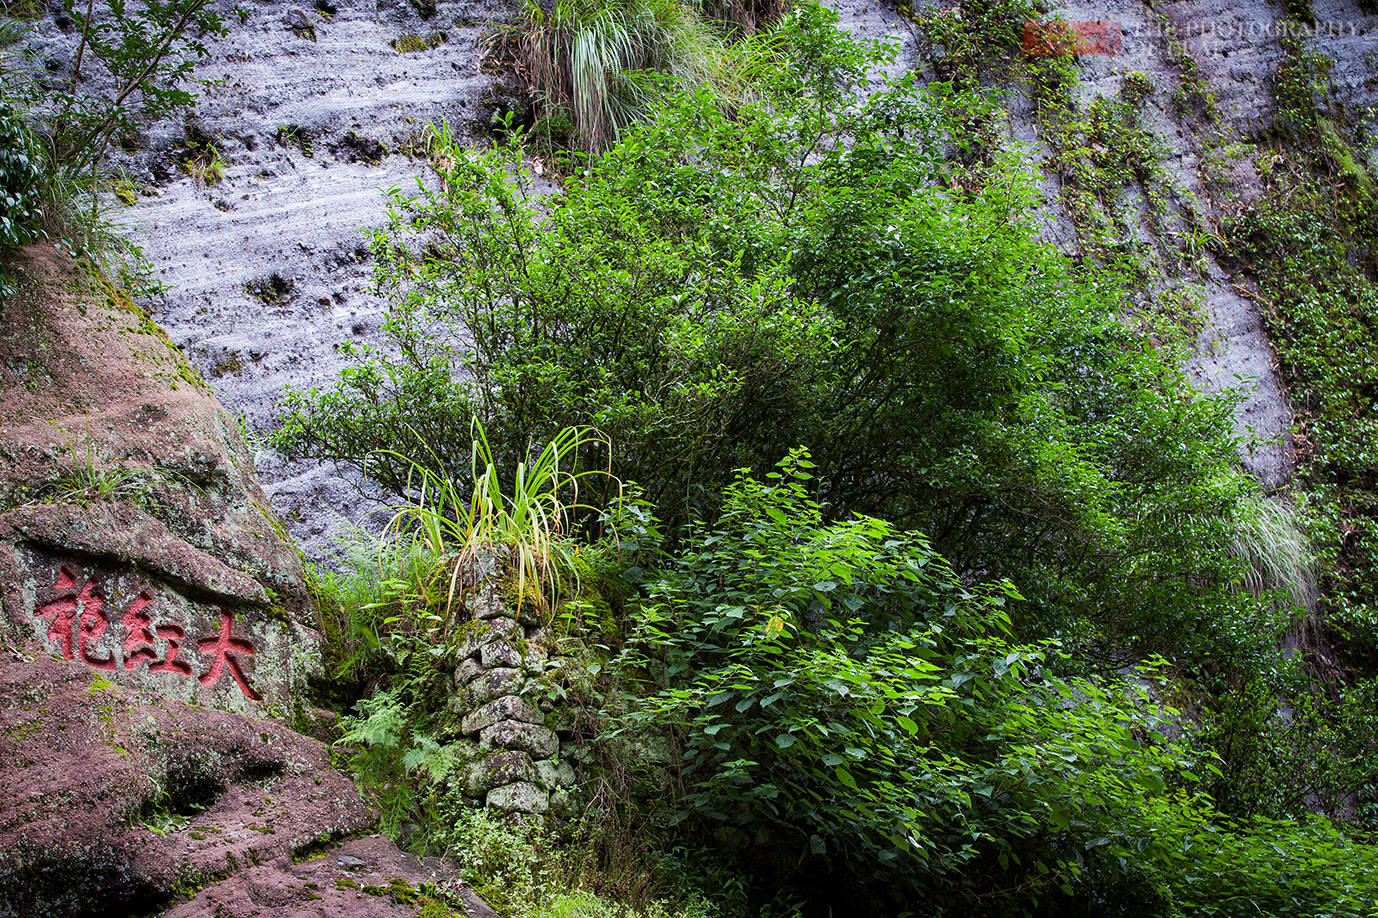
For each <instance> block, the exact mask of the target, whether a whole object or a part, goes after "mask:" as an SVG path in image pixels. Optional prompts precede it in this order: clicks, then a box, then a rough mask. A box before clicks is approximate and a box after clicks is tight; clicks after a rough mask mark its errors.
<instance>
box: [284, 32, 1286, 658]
mask: <svg viewBox="0 0 1378 918" xmlns="http://www.w3.org/2000/svg"><path fill="white" fill-rule="evenodd" d="M787 29H791V30H792V31H788V43H789V47H790V49H791V50H790V53H788V54H784V53H781V52H780V50H779V48H780V42H781V39H780V37H779V35H778V34H777V35H773V36H770V37H768V38H764V39H762V40H760V41H759V42H757V43H754V44H753V45H752V46H751V48H752V50H751V53H753V54H754V57H753V58H752V63H751V65H750V69H751V70H752V71H753V73H754V74H755V84H754V85H755V86H756V87H757V90H756V92H757V97H756V98H755V99H754V101H751V102H750V103H746V104H742V105H740V106H738V107H734V108H733V109H732V110H730V111H725V110H724V109H723V108H722V107H720V106H719V105H717V104H716V103H715V100H714V99H713V98H712V97H711V96H710V95H709V94H707V93H702V92H701V93H696V94H684V95H679V96H676V97H673V98H672V99H670V100H669V101H667V102H665V103H664V104H662V105H660V106H659V107H658V108H657V109H656V112H655V114H654V116H653V117H652V118H651V120H650V121H649V123H648V124H647V125H645V126H644V127H640V128H635V129H632V130H631V131H629V132H628V133H627V135H626V137H625V138H624V139H623V140H622V141H621V142H619V143H618V144H617V145H616V146H615V147H613V148H612V149H610V150H609V151H608V152H607V153H606V154H605V155H603V156H602V157H600V158H599V159H598V160H597V161H596V162H595V163H594V164H593V165H592V166H591V167H590V168H589V169H588V171H587V172H585V173H583V174H581V175H579V176H576V177H574V178H572V179H570V180H569V181H568V182H567V183H566V187H565V190H564V192H563V194H561V195H559V196H558V197H554V198H547V199H545V200H543V201H541V202H540V204H539V205H538V204H537V203H536V202H534V201H532V200H530V199H528V198H527V197H525V196H524V192H525V191H526V190H528V189H527V186H526V181H527V178H528V177H529V173H527V172H525V170H524V164H523V162H522V160H521V156H520V151H519V150H515V151H514V150H511V149H508V150H499V151H493V152H488V153H474V152H470V151H464V150H458V149H456V150H453V151H452V152H451V154H450V156H449V157H448V159H447V162H446V163H445V167H444V168H443V169H442V177H443V182H442V184H441V186H440V187H439V188H437V189H434V190H426V189H422V190H420V191H418V192H417V193H415V194H412V195H404V194H400V193H399V194H398V195H396V196H395V197H394V199H393V201H392V208H391V221H390V223H389V225H388V226H386V227H384V228H383V229H380V230H379V231H377V232H376V233H375V234H374V239H373V242H374V251H375V254H376V255H377V257H378V264H379V280H380V283H381V285H382V287H383V288H384V289H385V290H387V291H388V292H390V293H391V294H392V296H393V305H392V307H391V310H390V313H389V317H388V322H387V325H386V331H387V334H388V337H389V340H388V342H387V345H386V346H385V347H381V348H379V349H377V350H361V351H356V352H355V356H356V357H357V358H358V359H357V360H356V363H355V365H354V366H353V367H351V368H350V369H348V370H347V371H346V372H345V374H344V376H343V377H342V379H341V380H340V382H339V384H338V385H336V386H335V387H333V388H331V389H329V390H326V391H310V392H296V393H293V394H292V395H291V396H290V398H289V400H288V403H287V411H286V417H285V425H284V428H283V430H282V431H281V432H280V434H279V436H278V442H279V443H280V444H282V445H285V446H287V447H288V448H290V449H292V450H295V451H298V452H302V453H306V454H308V455H317V456H324V457H329V458H332V459H343V460H345V461H347V462H352V463H354V464H355V465H357V466H359V467H360V468H362V469H363V470H365V471H366V472H368V473H369V474H371V475H373V476H374V477H375V478H376V479H378V480H379V481H381V482H382V483H383V484H384V485H386V486H389V487H391V488H393V489H394V490H397V491H399V492H400V491H404V490H405V488H406V480H407V474H408V469H409V465H408V463H407V462H406V461H405V460H403V459H402V458H401V456H407V457H412V458H418V459H422V460H424V461H429V459H430V457H431V456H432V455H438V456H443V457H446V460H447V461H448V462H449V463H450V469H449V472H450V473H451V474H454V475H456V476H458V477H460V478H462V477H463V476H464V474H465V469H466V467H467V465H468V460H467V450H468V447H469V439H468V429H469V421H470V418H471V417H472V416H473V415H478V416H479V417H481V418H482V419H483V420H484V423H485V425H486V426H487V429H488V430H489V431H490V432H492V434H493V438H492V445H493V450H494V453H495V455H497V456H498V457H499V459H500V460H502V461H505V462H511V461H513V460H514V459H515V457H517V456H519V455H520V454H521V453H522V452H523V450H524V449H525V448H526V446H527V444H528V443H530V442H533V441H539V440H542V439H545V438H548V437H549V436H551V435H552V434H553V433H554V432H555V431H557V430H559V429H561V428H563V427H566V426H571V425H575V424H590V425H592V426H594V427H596V428H598V429H599V430H601V431H602V432H603V433H605V434H606V435H607V436H608V437H609V438H610V440H611V441H612V443H613V444H614V450H615V456H616V458H617V463H616V466H615V469H614V471H615V472H616V473H617V474H618V475H619V476H620V477H622V478H623V479H627V480H635V481H637V482H638V483H640V484H642V485H643V486H644V488H645V489H646V493H647V494H648V496H649V498H650V499H651V501H652V502H653V504H654V505H655V506H656V507H657V508H658V510H659V512H660V513H661V515H662V517H663V518H664V519H665V521H666V522H667V524H668V525H669V526H670V527H671V529H672V530H674V531H678V530H679V528H680V527H682V526H683V525H684V524H685V523H686V522H687V521H688V520H690V519H692V518H693V517H694V516H696V515H700V514H706V515H707V517H709V518H711V516H712V514H713V513H714V509H713V504H714V502H715V501H716V500H717V495H718V494H719V493H720V492H721V490H722V488H723V487H725V486H726V484H727V483H728V482H730V481H731V478H732V475H733V471H734V470H735V469H737V468H739V467H742V466H756V467H761V466H764V465H769V464H771V463H773V462H775V461H776V460H778V459H779V458H780V457H781V456H782V455H784V454H785V452H786V451H787V450H789V449H790V448H792V447H794V446H797V445H800V444H803V445H805V446H807V447H809V449H810V450H811V451H812V454H813V456H814V461H815V463H816V464H817V466H818V468H817V471H816V477H817V483H818V488H819V491H820V493H821V494H822V496H823V497H825V498H826V501H827V502H828V504H829V506H830V507H831V512H833V513H836V514H846V513H848V512H851V511H861V512H866V513H870V514H874V515H879V516H882V517H884V518H886V519H890V520H893V521H895V522H896V523H898V524H901V525H904V526H906V527H913V528H918V529H922V530H923V531H925V532H927V533H929V535H930V537H931V538H932V539H933V541H934V544H935V546H936V547H937V548H938V549H939V550H940V551H942V552H943V553H944V554H945V555H946V556H948V557H950V558H952V559H953V560H954V563H956V564H957V565H958V566H959V568H960V569H961V570H963V571H972V572H980V573H982V574H983V575H985V576H996V577H1008V578H1010V579H1011V580H1013V581H1015V582H1016V583H1018V584H1019V587H1020V590H1021V592H1023V594H1024V595H1025V596H1027V597H1028V598H1029V602H1028V603H1027V604H1026V605H1025V606H1024V607H1023V609H1022V611H1021V612H1020V613H1019V614H1020V616H1021V617H1022V619H1023V622H1022V626H1023V627H1028V628H1030V629H1032V630H1030V631H1029V632H1027V633H1030V634H1034V633H1037V634H1044V635H1046V634H1052V633H1063V634H1067V635H1069V636H1074V637H1076V638H1077V639H1079V640H1081V641H1082V643H1083V646H1084V647H1085V649H1087V650H1089V651H1094V652H1096V653H1100V654H1102V655H1109V654H1111V653H1112V650H1113V647H1119V648H1121V649H1123V648H1125V647H1126V646H1128V645H1129V644H1135V645H1138V648H1139V649H1143V648H1147V649H1160V650H1184V649H1187V648H1190V652H1191V653H1192V654H1194V655H1196V656H1197V657H1198V658H1199V659H1204V658H1205V657H1206V656H1207V654H1209V655H1210V657H1211V658H1212V659H1213V660H1219V661H1220V662H1221V664H1222V665H1223V664H1226V663H1228V662H1229V661H1230V660H1232V659H1234V658H1238V657H1240V656H1248V655H1250V654H1256V653H1262V652H1264V648H1265V647H1266V646H1267V644H1268V642H1269V641H1270V640H1271V638H1272V636H1274V635H1276V634H1277V633H1278V631H1279V629H1280V627H1281V625H1282V622H1281V621H1280V620H1278V619H1276V618H1274V617H1272V613H1271V610H1270V608H1269V607H1267V606H1265V605H1261V604H1259V603H1257V602H1255V601H1254V600H1253V599H1252V598H1251V597H1249V596H1247V595H1244V594H1241V593H1239V592H1238V591H1236V590H1234V589H1233V585H1235V584H1237V583H1238V582H1239V581H1240V578H1241V577H1242V576H1243V574H1244V566H1243V565H1242V564H1240V563H1238V562H1236V561H1235V560H1234V559H1233V557H1232V556H1231V554H1230V547H1231V545H1232V542H1233V540H1234V539H1235V537H1236V536H1237V534H1238V533H1239V532H1240V531H1241V529H1242V528H1244V527H1246V526H1247V523H1248V518H1249V517H1250V515H1251V514H1252V513H1254V512H1255V510H1256V504H1254V503H1253V502H1251V501H1250V500H1249V499H1248V498H1249V495H1250V494H1251V493H1256V489H1255V488H1254V487H1253V486H1252V485H1251V484H1250V483H1249V482H1248V481H1247V480H1246V479H1245V478H1244V477H1243V476H1241V475H1239V474H1238V473H1237V472H1236V470H1235V469H1236V463H1235V458H1234V451H1233V442H1232V440H1231V438H1230V437H1229V435H1228V433H1227V431H1228V429H1229V420H1228V419H1229V405H1228V404H1225V403H1220V402H1214V401H1210V400H1206V399H1202V398H1200V397H1198V396H1196V395H1195V394H1194V393H1193V392H1192V390H1191V389H1190V388H1189V386H1188V385H1187V384H1186V382H1185V381H1184V379H1183V378H1182V376H1181V373H1180V371H1179V370H1178V369H1177V368H1176V366H1175V365H1173V363H1172V361H1170V360H1166V359H1162V358H1160V356H1159V355H1158V354H1157V353H1155V352H1154V351H1153V350H1152V348H1151V347H1148V346H1147V345H1145V344H1144V343H1143V342H1142V341H1141V340H1138V339H1137V338H1136V337H1135V336H1134V335H1133V334H1131V333H1130V332H1128V331H1127V330H1126V329H1125V328H1124V327H1123V326H1122V325H1120V324H1119V323H1118V322H1117V321H1116V318H1115V310H1116V307H1117V305H1118V304H1119V303H1120V297H1119V294H1118V293H1117V291H1116V290H1115V289H1114V288H1113V287H1110V286H1109V285H1105V284H1101V283H1097V282H1096V281H1095V280H1094V279H1092V280H1082V279H1078V278H1077V277H1075V276H1073V275H1072V274H1070V273H1069V271H1068V268H1067V267H1066V265H1065V263H1064V261H1063V260H1062V259H1061V257H1060V256H1059V255H1058V254H1057V253H1056V252H1055V251H1054V250H1053V249H1052V248H1051V247H1049V246H1047V245H1046V244H1044V243H1043V242H1042V241H1040V239H1039V238H1038V235H1037V232H1036V228H1035V227H1034V226H1033V224H1032V222H1031V220H1030V219H1029V216H1028V215H1029V213H1031V212H1032V203H1033V198H1032V190H1031V187H1030V183H1029V181H1028V179H1027V177H1026V176H1025V175H1024V174H1023V173H1021V172H1020V171H1019V170H1018V169H1016V168H1015V167H1014V166H1012V165H1010V164H1005V165H1004V166H1003V167H1001V168H999V169H996V170H994V171H993V173H992V175H991V177H990V180H989V181H988V182H986V183H984V184H983V185H981V186H980V187H974V188H965V187H961V186H960V185H958V186H955V187H954V186H953V184H952V183H951V180H952V177H951V176H950V175H949V173H948V172H947V170H946V167H945V160H944V153H945V150H946V147H947V144H948V142H949V139H950V137H951V134H950V132H949V131H948V130H947V129H948V128H949V127H950V126H949V125H947V124H946V123H945V120H944V113H945V102H944V95H943V93H942V91H941V89H939V90H935V91H934V92H933V93H930V94H925V93H923V92H921V91H920V90H918V89H917V88H916V87H915V86H914V85H912V84H911V83H910V82H908V81H899V82H896V83H893V84H891V85H889V86H887V87H886V88H884V89H883V90H882V91H880V92H878V93H876V94H874V95H871V94H868V89H867V83H866V73H867V67H868V66H869V65H870V64H871V62H872V61H873V60H874V58H873V57H872V56H870V55H868V54H867V53H865V52H864V50H863V49H860V48H858V47H857V46H855V45H853V44H851V43H850V42H848V41H846V40H845V39H843V38H842V37H841V36H839V34H838V33H837V32H836V31H835V30H834V29H833V28H832V27H831V24H830V23H829V22H828V21H827V15H826V14H824V13H822V12H820V11H818V10H811V11H803V12H800V13H799V14H797V15H796V16H795V17H794V18H793V19H792V20H791V23H790V25H789V26H787ZM390 449H395V450H396V453H391V452H383V450H390ZM398 454H401V455H400V456H399V455H398ZM1102 638H1107V639H1108V640H1102ZM1135 652H1137V651H1135ZM1213 665H1214V664H1213Z"/></svg>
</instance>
